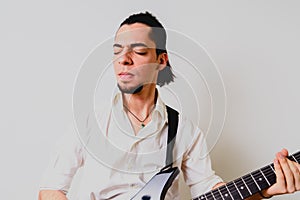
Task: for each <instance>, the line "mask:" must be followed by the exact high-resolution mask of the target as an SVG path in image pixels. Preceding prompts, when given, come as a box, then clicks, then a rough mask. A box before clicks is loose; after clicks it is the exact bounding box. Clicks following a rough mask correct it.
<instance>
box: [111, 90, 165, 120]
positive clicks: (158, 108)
mask: <svg viewBox="0 0 300 200" xmlns="http://www.w3.org/2000/svg"><path fill="white" fill-rule="evenodd" d="M156 91H157V100H156V105H155V108H154V110H153V112H152V114H154V113H157V114H158V115H160V117H161V119H163V121H166V122H167V121H168V120H167V109H166V105H165V103H164V102H163V100H162V99H161V97H160V95H159V90H158V88H156ZM112 107H115V108H117V109H118V110H120V111H123V110H124V107H123V98H122V93H121V91H120V90H119V89H118V88H116V89H115V90H114V92H113V98H112Z"/></svg>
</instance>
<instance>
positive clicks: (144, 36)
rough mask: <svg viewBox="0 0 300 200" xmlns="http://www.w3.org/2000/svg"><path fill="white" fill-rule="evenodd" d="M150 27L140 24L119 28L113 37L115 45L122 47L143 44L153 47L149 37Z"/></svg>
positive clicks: (153, 44)
mask: <svg viewBox="0 0 300 200" xmlns="http://www.w3.org/2000/svg"><path fill="white" fill-rule="evenodd" d="M150 32H151V27H149V26H146V25H144V24H141V23H134V24H130V25H128V24H125V25H123V26H121V27H120V28H119V30H118V31H117V33H116V36H115V43H117V44H121V45H122V46H126V45H130V44H134V43H144V44H146V45H147V46H148V47H155V43H154V41H153V40H152V39H151V38H150V37H149V34H150Z"/></svg>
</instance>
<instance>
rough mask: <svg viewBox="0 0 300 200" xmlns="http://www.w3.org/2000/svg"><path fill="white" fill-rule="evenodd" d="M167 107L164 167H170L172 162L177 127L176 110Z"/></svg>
mask: <svg viewBox="0 0 300 200" xmlns="http://www.w3.org/2000/svg"><path fill="white" fill-rule="evenodd" d="M166 107H167V113H168V143H167V144H168V145H167V157H166V167H168V166H169V167H172V164H173V148H174V144H175V140H176V134H177V128H178V112H177V111H176V110H174V109H173V108H171V107H169V106H166Z"/></svg>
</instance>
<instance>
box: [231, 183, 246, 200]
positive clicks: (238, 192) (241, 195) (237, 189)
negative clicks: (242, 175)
mask: <svg viewBox="0 0 300 200" xmlns="http://www.w3.org/2000/svg"><path fill="white" fill-rule="evenodd" d="M232 182H233V185H234V186H235V188H236V190H237V191H238V193H239V195H240V197H242V199H244V197H243V195H242V194H241V192H240V190H239V188H238V187H237V186H236V183H235V182H234V181H232Z"/></svg>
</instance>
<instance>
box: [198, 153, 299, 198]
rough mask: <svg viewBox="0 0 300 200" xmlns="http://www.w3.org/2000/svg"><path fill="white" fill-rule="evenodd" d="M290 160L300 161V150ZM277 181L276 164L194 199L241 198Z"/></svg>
mask: <svg viewBox="0 0 300 200" xmlns="http://www.w3.org/2000/svg"><path fill="white" fill-rule="evenodd" d="M288 158H289V159H290V160H293V161H295V162H297V163H300V151H299V152H297V153H295V154H293V155H290V156H288ZM274 183H276V173H275V168H274V164H273V163H272V164H270V165H267V166H265V167H263V168H261V169H259V170H256V171H253V172H251V173H250V174H247V175H245V176H243V177H241V178H239V179H236V180H234V181H231V182H229V183H227V184H226V185H224V186H221V187H219V188H217V189H215V190H213V191H210V192H208V193H206V194H203V195H201V196H199V197H197V198H195V199H193V200H240V199H245V198H247V197H249V196H252V195H253V194H255V193H257V192H259V191H261V190H263V189H266V188H268V187H270V186H271V185H273V184H274Z"/></svg>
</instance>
